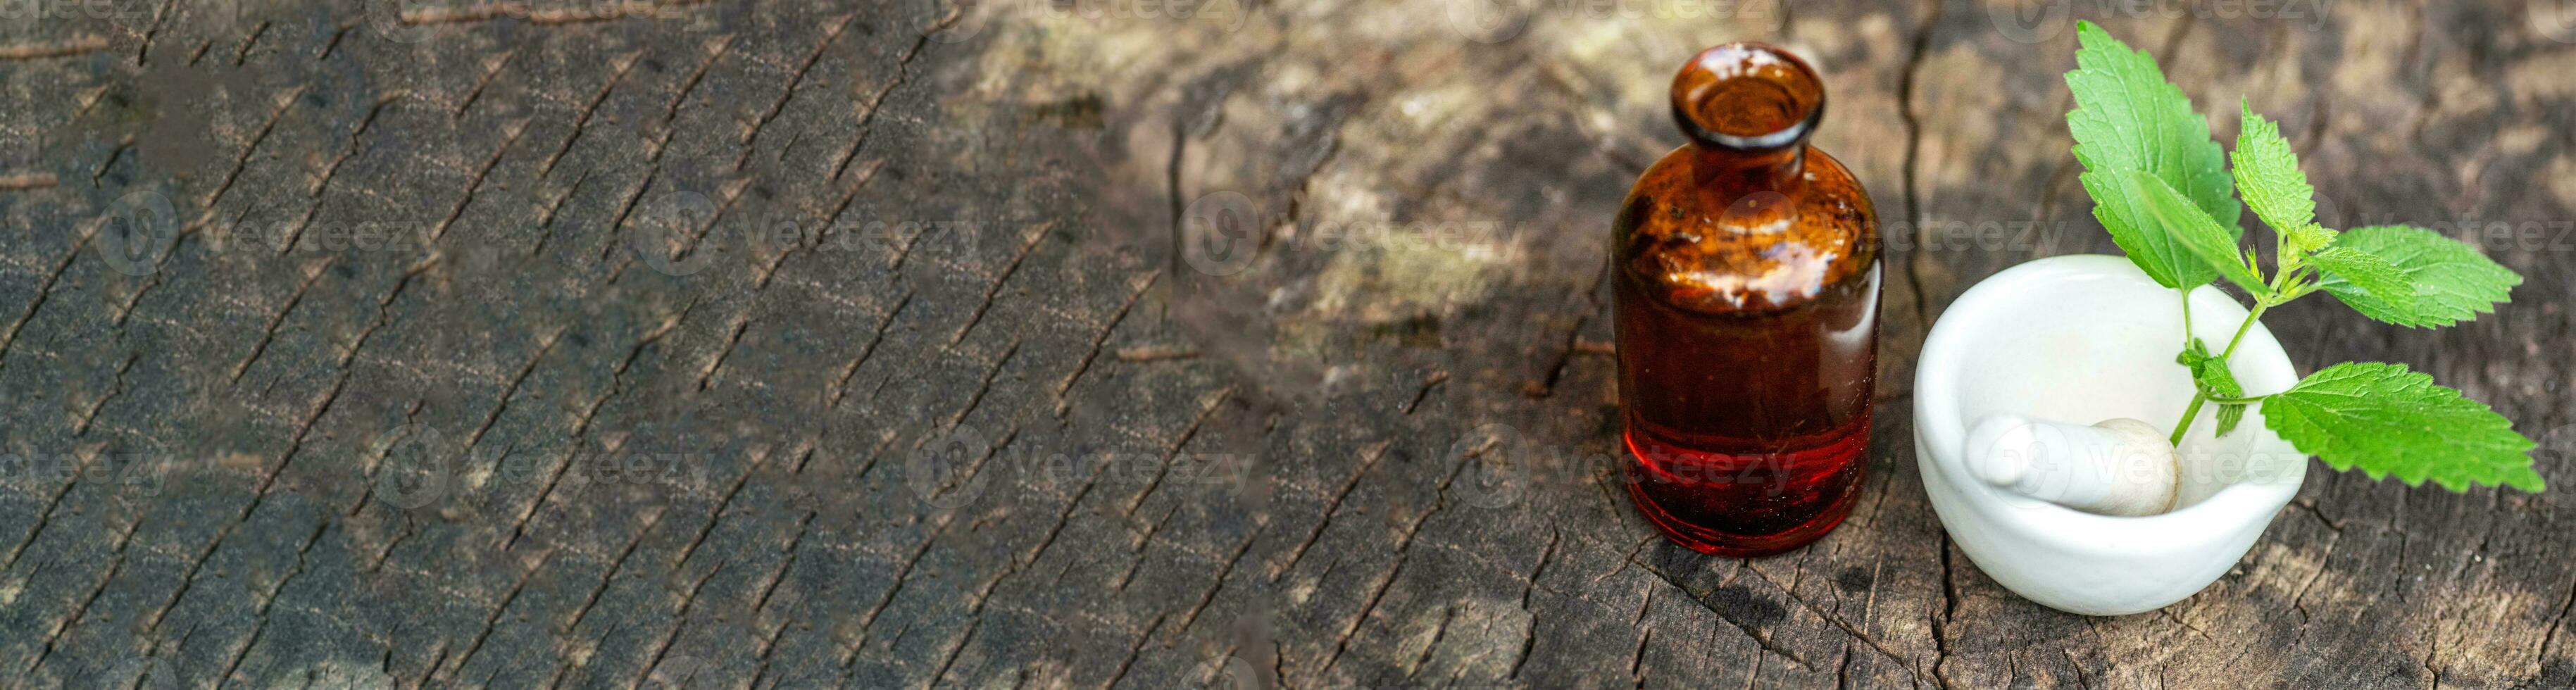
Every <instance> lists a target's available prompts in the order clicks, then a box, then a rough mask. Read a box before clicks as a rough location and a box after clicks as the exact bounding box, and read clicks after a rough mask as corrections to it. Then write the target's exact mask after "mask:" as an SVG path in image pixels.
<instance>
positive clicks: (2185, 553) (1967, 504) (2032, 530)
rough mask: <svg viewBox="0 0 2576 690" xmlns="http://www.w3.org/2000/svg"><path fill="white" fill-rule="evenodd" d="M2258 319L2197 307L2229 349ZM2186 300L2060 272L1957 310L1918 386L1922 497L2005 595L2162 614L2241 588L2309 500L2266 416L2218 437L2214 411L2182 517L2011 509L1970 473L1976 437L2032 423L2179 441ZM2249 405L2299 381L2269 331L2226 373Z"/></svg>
mask: <svg viewBox="0 0 2576 690" xmlns="http://www.w3.org/2000/svg"><path fill="white" fill-rule="evenodd" d="M2245 313H2246V312H2245V308H2244V307H2243V306H2241V305H2239V304H2237V303H2236V302H2235V301H2234V300H2232V299H2230V298H2228V297H2227V295H2225V294H2223V293H2221V292H2219V291H2218V289H2217V288H2214V287H2202V288H2199V289H2198V290H2196V291H2194V292H2193V293H2192V295H2191V321H2192V331H2193V333H2195V334H2197V335H2198V336H2200V338H2201V339H2202V340H2204V341H2206V342H2207V343H2208V344H2209V348H2210V349H2211V350H2212V351H2217V350H2221V349H2224V348H2225V347H2226V345H2227V341H2228V339H2229V338H2230V337H2231V336H2233V335H2235V332H2236V327H2237V324H2239V323H2242V322H2243V321H2244V320H2245ZM2181 335H2182V299H2181V298H2180V297H2179V296H2178V295H2177V294H2176V293H2175V291H2174V290H2172V289H2170V288H2165V287H2162V286H2159V285H2156V284H2155V282H2154V281H2152V280H2149V279H2148V278H2147V276H2146V274H2145V273H2142V272H2140V271H2139V270H2138V269H2137V267H2136V266H2133V265H2130V263H2129V261H2128V260H2127V259H2124V258H2120V257H2114V256H2100V255H2080V256H2060V257H2051V258H2046V259H2039V260H2036V261H2031V262H2029V263H2025V264H2022V265H2019V266H2015V267H2012V268H2010V269H2006V270H2005V271H2003V272H2001V273H1997V274H1995V275H1994V277H1991V278H1988V279H1986V280H1985V281H1984V282H1980V283H1978V284H1977V285H1976V286H1975V287H1973V288H1970V289H1969V290H1968V292H1967V293H1966V294H1963V295H1960V296H1959V299H1958V300H1957V301H1954V302H1952V303H1951V304H1950V307H1949V309H1948V310H1947V311H1945V312H1943V313H1942V315H1941V317H1940V320H1939V322H1938V323H1937V324H1935V325H1934V326H1933V327H1932V333H1931V335H1930V336H1929V337H1928V338H1927V339H1926V340H1925V341H1924V344H1923V355H1922V358H1921V359H1920V361H1918V362H1917V365H1916V373H1915V377H1914V415H1915V420H1916V426H1915V430H1914V445H1915V454H1916V458H1917V464H1918V465H1919V467H1920V469H1921V470H1922V473H1923V485H1924V489H1925V490H1926V491H1928V492H1929V493H1930V494H1931V497H1932V507H1933V509H1934V510H1935V511H1936V512H1938V513H1939V514H1940V516H1941V525H1942V527H1943V528H1945V529H1947V530H1949V532H1950V537H1951V539H1953V540H1955V541H1957V542H1958V544H1959V549H1960V550H1961V551H1963V552H1966V553H1967V554H1968V557H1969V558H1970V559H1972V560H1974V561H1976V563H1977V567H1978V568H1979V569H1981V570H1983V571H1985V573H1986V574H1987V575H1988V576H1990V577H1993V578H1994V579H1995V581H1997V582H2000V583H2002V584H2003V585H2004V586H2005V587H2008V588H2010V589H2012V590H2013V591H2014V592H2016V593H2019V594H2021V595H2022V596H2024V597H2028V598H2030V599H2031V600H2032V601H2036V602H2039V603H2041V604H2045V605H2047V606H2049V607H2052V608H2056V609H2060V610H2064V611H2070V612H2074V613H2082V614H2089V615H2097V616H2107V615H2120V614H2129V613H2138V612H2142V611H2152V610H2155V609H2157V608H2161V607H2163V606H2165V605H2166V604H2171V603H2173V602H2176V601H2181V600H2182V599H2183V598H2185V597H2189V596H2191V595H2192V593H2194V592H2198V591H2200V590H2201V588H2203V587H2206V586H2208V585H2209V583H2210V582H2211V581H2214V580H2216V579H2218V576H2220V575H2223V574H2225V573H2226V572H2227V570H2228V568H2230V567H2233V566H2234V565H2235V564H2236V561H2237V559H2239V558H2241V557H2243V556H2244V555H2245V550H2246V549H2247V548H2248V547H2250V546H2252V545H2253V544H2254V539H2255V538H2256V537H2260V536H2262V534H2263V530H2264V528H2265V527H2267V526H2269V525H2270V524H2271V522H2272V518H2273V516H2275V515H2277V514H2278V513H2280V511H2281V508H2282V506H2284V505H2286V504H2288V503H2289V501H2290V497H2291V496H2293V495H2296V494H2297V493H2298V491H2299V484H2300V482H2302V481H2304V480H2305V478H2306V476H2307V456H2305V455H2302V454H2300V453H2299V452H2298V450H2297V449H2296V448H2293V447H2292V446H2291V445H2290V444H2289V443H2288V442H2286V441H2283V440H2281V438H2280V437H2279V436H2277V435H2275V434H2273V433H2272V431H2271V430H2270V429H2267V428H2264V426H2263V418H2262V412H2261V411H2260V410H2259V409H2254V410H2247V412H2246V415H2245V421H2244V423H2242V424H2240V425H2238V426H2237V428H2236V430H2235V431H2234V432H2232V433H2230V434H2228V436H2227V437H2226V438H2224V439H2220V438H2216V437H2214V436H2213V432H2214V431H2215V430H2216V429H2217V426H2218V425H2217V421H2216V415H2217V411H2218V406H2217V405H2215V404H2210V405H2204V406H2202V408H2201V411H2200V418H2199V420H2198V421H2195V422H2194V423H2193V424H2192V428H2191V432H2190V434H2189V435H2188V436H2187V437H2185V438H2184V440H2183V443H2182V446H2181V448H2180V449H2179V450H2180V451H2181V455H2182V458H2183V460H2182V464H2183V468H2182V469H2183V472H2182V474H2183V477H2182V488H2181V498H2180V500H2179V502H2178V504H2177V505H2178V506H2179V507H2177V508H2176V509H2174V510H2173V511H2172V512H2168V513H2165V514H2161V515H2151V516H2144V517H2112V516H2105V515H2096V514H2092V513H2086V512H2081V511H2077V510H2074V509H2070V508H2066V507H2062V506H2058V505H2056V504H2052V503H2047V502H2044V501H2039V500H2036V499H2032V498H2028V497H2024V496H2020V495H2017V494H2012V493H2007V492H2005V491H2003V490H2000V489H1997V488H1995V487H1993V486H1990V485H1988V484H1986V483H1985V482H1983V481H1980V480H1978V479H1977V478H1976V476H1975V475H1973V474H1971V473H1970V472H1969V471H1968V467H1967V465H1966V464H1965V462H1964V460H1963V459H1962V458H1961V457H1960V454H1961V450H1960V446H1961V445H1962V444H1963V443H1964V441H1965V439H1966V437H1967V429H1968V428H1969V427H1970V426H1972V425H1974V424H1975V423H1976V422H1977V420H1978V419H1981V418H1983V417H1984V416H1985V415H1988V414H1993V413H1999V412H2018V413H2022V414H2029V415H2033V416H2037V417H2042V418H2047V419H2054V420H2058V421H2064V422H2073V423H2077V424H2092V423H2094V422H2098V421H2101V420H2104V419H2109V418H2114V417H2127V418H2132V419H2138V420H2143V421H2146V422H2148V423H2150V424H2154V425H2156V426H2157V427H2159V428H2165V429H2170V428H2171V426H2172V424H2173V423H2174V422H2175V420H2177V419H2179V418H2180V417H2181V415H2182V410H2183V408H2184V407H2185V406H2187V405H2189V403H2190V402H2191V396H2192V391H2193V388H2192V383H2191V374H2190V372H2189V371H2188V370H2186V369H2184V368H2183V366H2182V365H2180V364H2177V363H2175V362H2174V355H2175V353H2177V352H2179V351H2180V350H2181V349H2182V337H2181ZM2229 364H2230V366H2231V369H2232V370H2233V371H2234V372H2235V374H2236V377H2237V380H2238V381H2239V382H2240V383H2242V384H2243V385H2244V387H2245V391H2246V393H2247V394H2249V395H2261V394H2267V393H2275V392H2279V391H2281V390H2284V389H2287V388H2289V387H2290V386H2291V385H2292V384H2295V383H2297V382H2298V372H2297V371H2296V370H2295V369H2294V368H2292V367H2291V365H2290V358H2289V356H2288V355H2286V354H2284V353H2282V351H2281V344H2280V342H2279V341H2276V340H2274V339H2273V338H2272V333H2271V332H2270V331H2268V330H2265V329H2264V328H2263V326H2262V324H2260V323H2257V324H2255V325H2254V326H2253V328H2252V329H2250V330H2249V331H2248V332H2247V333H2246V334H2245V339H2244V342H2243V343H2242V344H2241V345H2239V346H2237V349H2236V354H2235V355H2234V356H2233V357H2231V358H2230V359H2229Z"/></svg>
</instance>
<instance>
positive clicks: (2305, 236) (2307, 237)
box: [2289, 223, 2335, 254]
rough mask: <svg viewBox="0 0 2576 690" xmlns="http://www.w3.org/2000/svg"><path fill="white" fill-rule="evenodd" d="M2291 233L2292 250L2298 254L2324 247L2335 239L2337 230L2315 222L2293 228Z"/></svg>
mask: <svg viewBox="0 0 2576 690" xmlns="http://www.w3.org/2000/svg"><path fill="white" fill-rule="evenodd" d="M2289 233H2290V234H2289V238H2290V251H2291V252H2292V253H2296V254H2306V253H2309V252H2313V251H2316V250H2319V249H2324V248H2326V246H2327V245H2331V244H2334V241H2335V231H2333V230H2328V229H2326V228H2325V226H2322V225H2317V224H2314V223H2311V224H2308V225H2303V226H2300V227H2297V228H2292V229H2291V230H2290V231H2289Z"/></svg>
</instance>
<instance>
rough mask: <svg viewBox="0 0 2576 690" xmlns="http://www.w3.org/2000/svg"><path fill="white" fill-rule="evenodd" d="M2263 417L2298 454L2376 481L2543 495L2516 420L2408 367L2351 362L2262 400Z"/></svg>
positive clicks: (2311, 376) (2529, 440) (2526, 442)
mask: <svg viewBox="0 0 2576 690" xmlns="http://www.w3.org/2000/svg"><path fill="white" fill-rule="evenodd" d="M2263 423H2264V425H2265V426H2268V427H2271V428H2272V431H2273V432H2275V433H2278V434H2280V435H2281V438H2283V439H2286V440H2288V441H2289V442H2290V443H2291V444H2292V445H2295V446H2297V447H2298V449H2299V452H2302V453H2308V454H2311V455H2315V456H2317V459H2319V460H2324V461H2325V463H2326V464H2327V465H2328V466H2331V467H2334V468H2335V469H2338V470H2349V469H2353V468H2360V469H2361V471H2362V472H2364V473H2367V474H2369V475H2370V477H2371V478H2372V479H2379V478H2381V477H2385V476H2392V475H2393V476H2395V477H2397V478H2398V480H2400V481H2404V482H2406V483H2407V484H2408V485H2410V486H2415V485H2421V484H2423V483H2424V480H2426V479H2430V480H2433V481H2434V482H2435V483H2438V484H2441V485H2442V487H2443V488H2447V489H2450V490H2452V491H2466V490H2468V488H2469V487H2470V486H2474V485H2477V484H2489V485H2499V486H2510V487H2513V488H2516V489H2521V490H2523V491H2530V492H2538V491H2540V490H2541V489H2543V488H2545V486H2546V484H2545V482H2543V481H2542V480H2541V478H2540V473H2539V472H2536V471H2533V470H2532V468H2531V455H2530V451H2531V448H2532V446H2533V444H2532V442H2531V439H2527V438H2523V436H2522V434H2519V433H2515V432H2514V430H2513V423H2512V422H2511V421H2507V420H2506V419H2505V418H2504V416H2503V415H2498V414H2496V413H2495V410H2492V409H2489V408H2488V407H2487V406H2486V404H2485V403H2480V402H2478V401H2475V400H2470V399H2468V398H2466V397H2463V396H2461V395H2460V392H2459V391H2456V390H2452V389H2449V388H2444V387H2442V386H2438V385H2434V384H2433V377H2431V376H2426V375H2424V374H2419V373H2415V372H2412V371H2408V370H2407V369H2406V367H2405V366H2402V365H2397V364H2382V363H2376V362H2366V363H2352V362H2346V363H2343V364H2337V365H2334V366H2331V367H2326V368H2325V369H2324V370H2321V371H2318V372H2317V373H2315V374H2312V375H2310V376H2308V378H2307V379H2306V380H2302V381H2300V382H2299V384H2298V385H2296V386H2291V387H2290V389H2289V390H2286V391H2282V392H2280V393H2278V394H2274V395H2271V396H2268V397H2265V398H2264V399H2263Z"/></svg>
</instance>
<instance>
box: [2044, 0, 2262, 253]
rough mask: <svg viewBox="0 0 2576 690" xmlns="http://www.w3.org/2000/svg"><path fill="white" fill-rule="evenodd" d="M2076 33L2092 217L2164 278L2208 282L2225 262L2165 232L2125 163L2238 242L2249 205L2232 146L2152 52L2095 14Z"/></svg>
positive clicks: (2077, 130) (2070, 115) (2078, 153)
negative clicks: (2234, 172)
mask: <svg viewBox="0 0 2576 690" xmlns="http://www.w3.org/2000/svg"><path fill="white" fill-rule="evenodd" d="M2076 34H2077V36H2078V37H2079V39H2080V41H2081V42H2082V44H2083V47H2082V48H2080V49H2078V50H2076V51H2075V64H2076V68H2075V69H2074V70H2073V71H2069V72H2067V73H2066V86H2067V88H2068V89H2069V90H2070V91H2072V92H2073V93H2074V95H2075V103H2076V108H2075V109H2074V110H2072V111H2068V112H2067V113H2066V128H2067V130H2068V132H2069V133H2071V134H2073V135H2074V136H2075V159H2076V160H2077V161H2080V162H2082V163H2083V164H2084V171H2085V172H2084V174H2083V175H2082V176H2081V177H2080V178H2079V179H2081V180H2082V181H2083V183H2084V191H2085V192H2086V193H2087V194H2090V195H2092V197H2093V217H2094V218H2096V219H2099V220H2100V221H2102V227H2103V229H2105V230H2108V231H2110V233H2111V241H2112V242H2114V243H2117V244H2119V245H2120V250H2121V251H2124V252H2128V254H2129V260H2130V261H2131V262H2134V263H2136V264H2137V265H2138V269H2139V270H2141V271H2145V272H2146V274H2147V277H2149V278H2153V279H2155V281H2156V282H2157V283H2158V284H2161V285H2164V286H2165V287H2171V288H2192V287H2199V286H2201V285H2203V284H2206V283H2208V282H2209V281H2210V280H2211V279H2213V278H2216V277H2217V276H2218V272H2217V270H2216V269H2214V268H2211V267H2210V266H2209V265H2208V262H2205V261H2201V260H2199V259H2197V258H2196V256H2195V255H2194V254H2193V253H2192V251H2191V250H2190V249H2188V248H2185V247H2184V246H2183V245H2182V244H2181V243H2179V242H2176V241H2174V240H2173V239H2172V238H2171V237H2170V236H2168V235H2167V234H2165V233H2164V232H2162V231H2161V229H2160V228H2161V226H2160V225H2159V224H2157V223H2156V222H2155V220H2154V218H2152V217H2150V216H2149V215H2148V211H2147V209H2146V208H2145V207H2144V202H2143V201H2142V200H2140V199H2138V198H2137V197H2136V196H2134V187H2133V186H2132V185H2131V184H2130V183H2129V182H2128V181H2127V180H2125V179H2122V178H2123V177H2124V174H2123V173H2121V172H2119V171H2127V170H2136V171H2142V172H2145V173H2147V174H2149V175H2152V176H2154V177H2155V178H2156V179H2158V180H2161V181H2163V182H2164V183H2165V184H2166V186H2168V187H2170V188H2172V189H2173V190H2175V191H2176V192H2179V193H2180V194H2181V196H2182V197H2183V198H2185V199H2188V200H2190V201H2191V204H2192V205H2193V206H2196V207H2198V208H2199V209H2200V211H2201V213H2202V214H2203V215H2206V216H2208V217H2209V218H2210V219H2212V220H2213V221H2214V222H2215V223H2216V224H2217V226H2218V227H2219V228H2220V229H2222V230H2223V231H2225V232H2226V233H2227V239H2228V242H2227V243H2228V244H2229V245H2233V244H2235V239H2236V238H2238V237H2241V236H2243V235H2244V232H2245V231H2244V228H2242V227H2240V226H2238V225H2237V224H2236V218H2237V216H2238V215H2240V214H2242V212H2243V207H2242V206H2240V205H2238V204H2237V202H2236V195H2235V182H2234V180H2233V179H2232V178H2230V177H2229V176H2228V174H2227V170H2226V157H2225V154H2224V153H2223V152H2221V151H2220V150H2219V148H2218V142H2216V141H2214V140H2212V139H2210V136H2209V120H2208V119H2207V118H2203V117H2201V116H2200V114H2199V113H2198V112H2195V111H2194V110H2192V107H2191V99H2190V98H2187V97H2185V96H2184V95H2183V93H2182V89H2179V88H2175V87H2174V85H2173V84H2172V83H2170V82H2167V81H2165V78H2164V73H2163V72H2162V71H2160V70H2158V69H2157V68H2156V61H2155V58H2154V57H2151V56H2149V55H2147V54H2146V52H2145V51H2138V50H2131V49H2130V48H2129V46H2127V45H2126V44H2123V43H2121V42H2120V41H2119V39H2116V38H2112V37H2111V33H2110V32H2108V31H2104V30H2103V29H2102V27H2100V26H2096V25H2094V24H2093V23H2092V22H2079V23H2077V25H2076Z"/></svg>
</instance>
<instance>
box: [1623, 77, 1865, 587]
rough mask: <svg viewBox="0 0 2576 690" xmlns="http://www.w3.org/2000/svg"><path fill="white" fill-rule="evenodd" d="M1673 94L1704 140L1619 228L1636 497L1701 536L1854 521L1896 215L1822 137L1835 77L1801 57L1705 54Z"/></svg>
mask: <svg viewBox="0 0 2576 690" xmlns="http://www.w3.org/2000/svg"><path fill="white" fill-rule="evenodd" d="M1672 103H1673V119H1674V120H1676V121H1678V122H1679V124H1680V125H1681V129H1682V133H1683V134H1685V135H1688V136H1689V137H1690V143H1689V144H1686V145H1684V146H1682V147H1681V148H1679V149H1676V150H1674V151H1673V152H1672V153H1671V154H1669V155H1666V156H1664V158H1663V159H1662V160H1660V161H1656V162H1655V164H1654V166H1653V167H1650V168H1648V169H1647V170H1646V172H1645V174H1644V175H1642V176H1639V177H1638V178H1637V186H1636V187H1635V188H1633V189H1631V190H1629V192H1628V199H1627V202H1626V203H1625V204H1624V205H1622V207H1621V208H1620V210H1619V217H1618V220H1617V222H1616V227H1615V228H1614V230H1613V234H1612V240H1611V241H1612V246H1611V257H1612V263H1613V268H1612V270H1613V271H1614V272H1615V274H1616V275H1614V276H1613V280H1612V282H1613V283H1614V284H1615V285H1616V288H1615V290H1616V300H1615V305H1616V306H1615V308H1616V309H1617V312H1618V315H1617V321H1618V348H1619V399H1620V403H1621V406H1622V407H1623V408H1624V409H1625V414H1626V438H1627V444H1628V452H1629V456H1630V457H1629V461H1628V462H1627V463H1625V465H1626V475H1627V479H1628V488H1629V494H1630V496H1631V497H1633V498H1634V499H1635V501H1636V504H1637V510H1638V512H1640V513H1643V514H1644V515H1645V517H1646V520H1647V521H1648V522H1652V523H1654V525H1655V526H1656V527H1657V528H1659V529H1661V530H1663V532H1664V534H1665V535H1667V536H1670V537H1671V538H1672V539H1673V541H1676V542H1679V543H1681V544H1682V545H1684V546H1688V547H1691V548H1692V549H1696V550H1698V551H1701V552H1703V553H1709V554H1715V555H1721V556H1758V555H1764V554H1772V553H1778V552H1781V551H1786V550H1789V549H1792V548H1796V547H1798V546H1800V545H1802V544H1805V543H1807V542H1810V541H1814V540H1815V539H1816V538H1817V537H1821V536H1824V534H1825V533H1826V532H1828V531H1831V530H1833V528H1834V526H1835V525H1839V524H1841V523H1842V520H1843V516H1845V515H1848V514H1849V513H1850V512H1851V504H1852V499H1853V494H1854V493H1855V492H1856V491H1857V490H1858V489H1859V488H1860V485H1861V479H1862V473H1863V471H1864V470H1865V469H1866V468H1867V467H1868V465H1869V463H1868V459H1867V452H1866V451H1867V449H1868V447H1869V419H1870V402H1871V400H1870V383H1871V378H1872V372H1873V370H1874V366H1875V364H1876V360H1877V352H1878V295H1879V260H1878V259H1879V257H1878V229H1877V214H1876V212H1875V211H1874V210H1872V208H1871V207H1870V202H1869V195H1868V193H1866V192H1864V191H1862V190H1861V187H1860V184H1859V183H1858V182H1856V181H1854V180H1853V179H1852V175H1851V171H1849V170H1846V169H1844V168H1843V166H1842V164H1841V163H1839V162H1836V161H1835V160H1834V159H1833V157H1832V156H1828V155H1825V152H1823V151H1819V150H1816V149H1815V148H1814V147H1811V146H1808V145H1807V136H1808V135H1809V134H1810V133H1813V132H1814V131H1815V128H1816V123H1817V122H1818V121H1819V120H1820V119H1821V118H1822V117H1823V116H1824V112H1825V91H1824V85H1823V84H1822V83H1820V82H1819V81H1818V80H1817V78H1816V73H1815V70H1814V69H1812V68H1809V67H1808V66H1807V64H1806V62H1805V61H1802V60H1800V59H1798V58H1797V57H1796V56H1794V55H1791V54H1789V53H1788V52H1787V51H1784V50H1781V49H1779V48H1775V47H1772V46H1767V45H1762V44H1756V43H1734V44H1728V45H1722V46H1718V47H1715V48H1710V49H1708V50H1706V51H1703V52H1701V53H1700V54H1699V55H1698V56H1696V57H1694V58H1692V59H1691V61H1690V64H1688V65H1685V66H1683V67H1682V71H1681V74H1680V75H1678V76H1676V77H1674V78H1673V91H1672Z"/></svg>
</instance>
